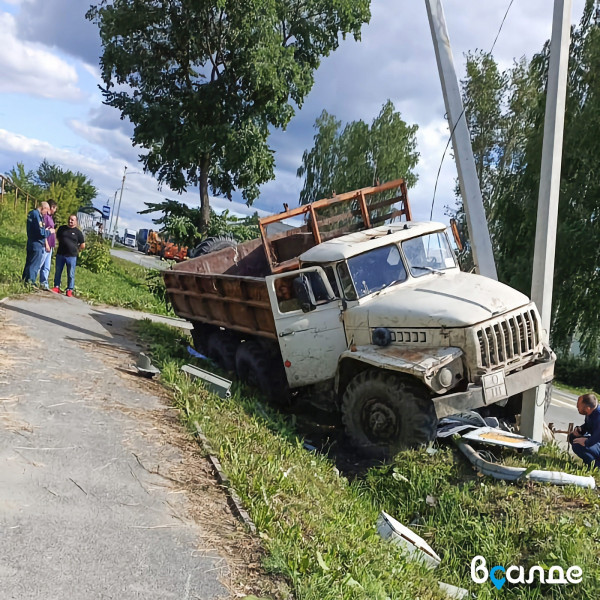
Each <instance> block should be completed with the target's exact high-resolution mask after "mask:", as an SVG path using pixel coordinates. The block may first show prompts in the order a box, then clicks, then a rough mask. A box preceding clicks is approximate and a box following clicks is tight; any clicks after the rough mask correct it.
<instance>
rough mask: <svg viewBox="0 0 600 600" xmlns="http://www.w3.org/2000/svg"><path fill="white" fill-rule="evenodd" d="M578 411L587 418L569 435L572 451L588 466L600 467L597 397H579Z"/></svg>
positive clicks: (584, 395)
mask: <svg viewBox="0 0 600 600" xmlns="http://www.w3.org/2000/svg"><path fill="white" fill-rule="evenodd" d="M577 411H578V412H579V414H580V415H584V416H585V421H584V423H583V425H580V426H579V427H575V429H574V430H573V433H570V434H569V437H568V441H569V444H571V449H572V450H573V452H574V453H575V454H576V455H577V456H579V458H581V459H582V460H583V462H584V463H585V464H586V465H589V466H591V467H594V466H595V467H600V407H599V406H598V399H597V398H596V396H595V395H594V394H583V395H582V396H579V398H577Z"/></svg>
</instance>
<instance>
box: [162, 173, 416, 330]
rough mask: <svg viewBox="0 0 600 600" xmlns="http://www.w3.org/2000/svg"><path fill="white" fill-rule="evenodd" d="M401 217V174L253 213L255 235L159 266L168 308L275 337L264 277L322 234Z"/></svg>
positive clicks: (294, 261) (404, 210)
mask: <svg viewBox="0 0 600 600" xmlns="http://www.w3.org/2000/svg"><path fill="white" fill-rule="evenodd" d="M394 204H398V207H396V208H394V207H393V205H394ZM402 216H404V217H405V219H406V220H410V218H411V213H410V206H409V203H408V196H407V191H406V184H405V182H404V180H403V179H396V180H394V181H390V182H388V183H385V184H382V185H378V186H373V187H368V188H362V189H360V190H355V191H353V192H347V193H344V194H340V195H336V196H333V197H332V198H327V199H324V200H318V201H317V202H313V203H312V204H308V205H305V206H300V207H297V208H294V209H291V210H287V211H284V212H282V213H279V214H277V215H272V216H269V217H265V218H263V219H260V221H259V226H260V231H261V239H256V240H251V241H249V242H244V243H242V244H238V245H237V246H236V247H235V248H225V249H223V250H219V251H217V252H213V253H210V254H206V255H204V256H199V257H197V258H194V259H191V260H188V261H186V262H185V263H180V264H178V265H174V266H173V268H172V269H169V270H167V271H164V273H163V276H164V280H165V285H166V288H167V293H168V295H169V298H170V300H171V304H172V305H173V310H174V311H175V313H176V314H177V315H178V316H180V317H183V318H185V319H188V320H189V321H192V322H193V323H195V324H196V323H206V324H210V325H214V326H217V327H223V328H225V329H228V330H233V331H237V332H240V333H242V334H253V335H258V336H261V337H265V338H271V339H274V340H275V339H277V333H276V331H275V324H274V321H273V312H272V308H271V303H270V301H269V294H268V290H267V287H266V283H265V279H264V278H265V276H267V275H271V274H273V273H281V272H285V271H290V270H293V269H297V268H298V266H299V261H298V257H299V256H300V255H301V254H302V253H303V252H305V251H306V250H308V249H309V248H312V247H313V246H316V245H317V244H320V243H321V242H322V241H325V240H329V239H332V238H335V237H339V236H342V235H345V234H347V233H350V232H352V231H360V230H363V229H370V228H371V227H374V226H376V225H379V224H381V223H384V222H385V221H387V220H390V219H395V218H400V217H402ZM288 220H292V221H295V226H294V225H292V226H290V227H289V229H287V230H286V231H281V229H279V230H278V231H277V232H276V233H271V232H272V230H273V229H275V227H273V226H274V224H280V223H284V222H285V221H288ZM298 221H300V222H298Z"/></svg>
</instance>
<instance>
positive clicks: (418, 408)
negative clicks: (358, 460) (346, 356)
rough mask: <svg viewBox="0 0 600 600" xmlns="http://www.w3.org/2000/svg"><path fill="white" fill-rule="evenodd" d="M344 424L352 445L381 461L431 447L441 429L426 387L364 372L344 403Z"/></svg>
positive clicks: (354, 381)
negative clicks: (427, 445)
mask: <svg viewBox="0 0 600 600" xmlns="http://www.w3.org/2000/svg"><path fill="white" fill-rule="evenodd" d="M342 420H343V423H344V429H345V431H346V435H347V437H348V438H349V440H350V442H351V443H352V445H353V446H355V447H356V449H357V450H358V451H359V452H361V453H362V454H365V455H367V456H371V457H377V458H386V457H391V456H393V455H394V454H395V453H396V452H398V451H399V450H401V449H403V448H409V447H413V446H419V445H421V444H427V443H429V442H430V441H431V440H432V439H433V438H434V437H435V431H436V427H437V418H436V415H435V409H434V407H433V402H432V401H431V399H430V398H429V394H428V392H427V390H426V389H425V388H424V387H422V386H421V385H419V384H418V383H417V382H413V381H410V380H409V379H407V378H405V377H402V376H400V375H396V374H394V373H390V372H389V371H381V370H377V369H369V370H366V371H362V372H360V373H359V374H358V375H356V377H354V379H352V380H351V381H350V383H349V384H348V387H347V388H346V391H345V392H344V397H343V399H342Z"/></svg>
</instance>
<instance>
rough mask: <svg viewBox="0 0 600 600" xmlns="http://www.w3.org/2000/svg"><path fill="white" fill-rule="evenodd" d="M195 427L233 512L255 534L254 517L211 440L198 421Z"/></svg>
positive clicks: (195, 422)
mask: <svg viewBox="0 0 600 600" xmlns="http://www.w3.org/2000/svg"><path fill="white" fill-rule="evenodd" d="M194 427H195V428H196V436H197V437H198V442H199V443H200V446H201V447H202V449H203V450H204V451H205V452H206V454H207V458H208V461H209V462H210V465H211V467H212V469H213V472H214V474H215V477H216V478H217V481H218V482H219V485H222V486H223V488H224V489H225V492H226V493H227V501H228V502H229V506H230V507H231V510H232V511H233V514H234V515H235V516H236V517H237V518H238V519H239V520H240V521H241V522H242V523H244V524H245V525H246V526H247V527H248V529H249V530H250V531H251V532H252V533H254V534H255V533H256V525H255V524H254V523H253V521H252V519H251V518H250V515H249V514H248V512H247V511H246V509H245V508H244V506H243V504H242V501H241V499H240V497H239V496H238V495H237V492H236V491H235V489H234V488H233V486H232V485H231V481H229V478H228V477H227V475H226V474H225V472H224V471H223V467H222V466H221V461H220V460H219V459H218V458H217V457H216V456H215V453H214V451H213V449H212V448H211V446H210V443H209V441H208V440H207V439H206V436H205V435H204V433H203V432H202V429H201V428H200V424H199V423H198V421H194Z"/></svg>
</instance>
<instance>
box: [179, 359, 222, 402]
mask: <svg viewBox="0 0 600 600" xmlns="http://www.w3.org/2000/svg"><path fill="white" fill-rule="evenodd" d="M181 370H182V371H183V372H184V373H187V374H188V375H191V376H192V377H197V378H198V379H202V381H203V382H204V387H205V388H206V389H207V390H208V391H209V392H212V393H213V394H216V395H217V396H220V397H221V398H229V397H230V396H231V391H230V390H231V381H229V379H225V378H224V377H219V376H218V375H215V374H214V373H211V372H210V371H204V370H203V369H199V368H198V367H194V366H193V365H183V367H181Z"/></svg>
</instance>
